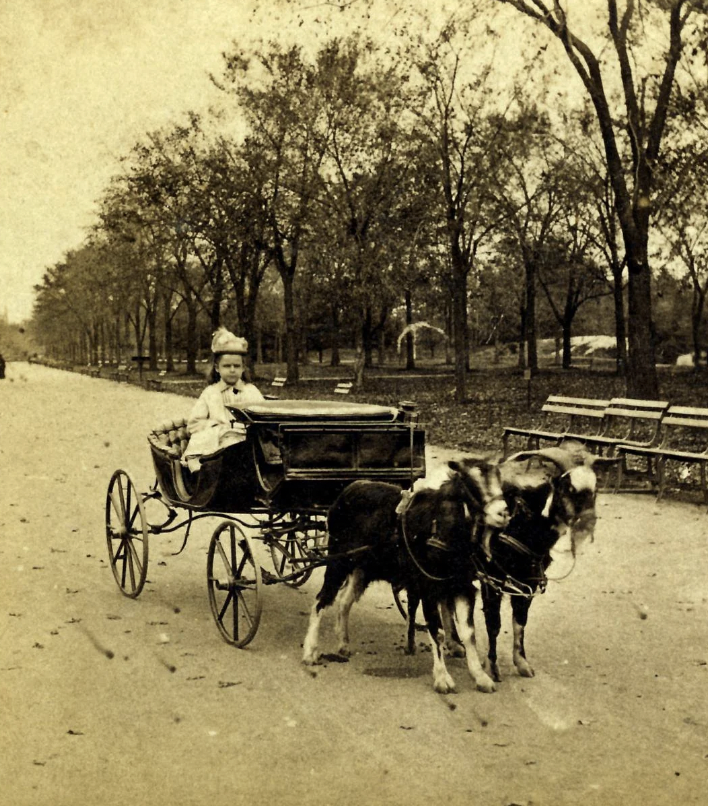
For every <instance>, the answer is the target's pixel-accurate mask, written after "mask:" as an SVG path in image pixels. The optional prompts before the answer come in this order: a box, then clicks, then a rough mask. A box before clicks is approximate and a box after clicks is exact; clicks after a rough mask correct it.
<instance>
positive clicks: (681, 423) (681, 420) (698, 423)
mask: <svg viewBox="0 0 708 806" xmlns="http://www.w3.org/2000/svg"><path fill="white" fill-rule="evenodd" d="M663 425H664V426H672V427H674V428H678V427H684V428H708V419H706V420H694V419H693V418H689V417H673V416H672V415H671V414H667V415H666V417H664V421H663Z"/></svg>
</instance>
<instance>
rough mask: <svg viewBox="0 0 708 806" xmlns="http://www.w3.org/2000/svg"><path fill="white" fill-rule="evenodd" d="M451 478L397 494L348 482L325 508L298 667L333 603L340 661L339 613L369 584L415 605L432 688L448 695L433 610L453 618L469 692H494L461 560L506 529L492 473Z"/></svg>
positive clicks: (472, 470)
mask: <svg viewBox="0 0 708 806" xmlns="http://www.w3.org/2000/svg"><path fill="white" fill-rule="evenodd" d="M448 466H449V468H450V470H451V471H452V472H451V473H450V477H449V479H447V480H446V481H445V482H444V483H443V484H442V485H441V486H440V487H439V489H429V488H428V489H418V490H416V491H414V492H413V493H412V494H404V495H403V496H402V494H401V490H400V489H399V488H398V487H396V486H395V485H392V484H386V483H383V482H375V481H355V482H353V483H352V484H350V485H349V486H348V487H347V488H346V489H345V490H344V491H343V492H342V493H341V494H340V496H339V497H338V498H337V500H336V501H335V502H334V504H333V505H332V507H331V509H330V511H329V514H328V519H327V524H328V530H329V544H328V556H329V557H331V559H330V560H329V561H328V563H327V565H326V570H325V577H324V582H323V585H322V588H321V590H320V592H319V593H318V594H317V600H316V602H315V604H314V605H313V607H312V611H311V615H310V621H309V625H308V629H307V634H306V636H305V641H304V644H303V662H304V663H305V664H308V665H310V664H315V663H317V662H318V660H319V651H318V638H319V627H320V622H321V619H322V613H323V610H324V609H325V608H327V607H329V606H330V605H331V604H332V603H333V602H334V601H335V599H338V612H337V622H336V632H337V636H338V639H339V647H338V651H339V653H340V654H342V655H349V654H350V650H349V612H350V610H351V607H352V605H353V604H354V602H356V601H357V600H358V599H359V598H360V597H361V595H362V593H363V592H364V590H365V589H366V588H367V586H368V585H369V584H370V583H371V582H374V581H376V580H384V581H387V582H390V583H391V584H392V586H394V588H398V589H401V588H406V590H407V591H408V595H409V597H412V598H413V599H415V600H416V604H417V602H418V601H422V603H423V611H424V614H425V619H426V622H427V626H428V632H429V635H430V642H431V645H432V650H433V687H434V689H435V690H436V691H438V692H441V693H448V692H451V691H454V690H455V683H454V681H453V679H452V677H451V676H450V675H449V673H448V671H447V669H446V667H445V660H444V655H443V643H444V638H443V632H442V629H441V627H442V624H441V616H440V612H439V606H444V607H445V608H447V610H448V611H449V612H452V613H453V614H454V617H455V621H456V625H457V630H458V634H459V636H460V639H461V641H462V644H463V645H464V647H465V650H466V656H467V667H468V669H469V672H470V674H471V675H472V678H473V679H474V681H475V684H476V686H477V688H478V689H479V690H481V691H485V692H489V691H494V689H495V686H494V682H493V681H492V680H491V678H490V677H489V675H487V673H486V672H485V671H484V669H483V668H482V665H481V663H480V660H479V657H478V655H477V651H476V648H475V643H474V624H473V620H472V609H473V608H472V604H471V602H472V601H473V597H474V588H473V586H472V570H471V557H472V553H473V550H474V546H475V542H476V541H479V540H481V539H483V535H484V532H485V530H487V529H500V528H502V527H503V526H504V525H505V524H506V523H507V522H508V521H509V511H508V508H507V505H506V502H505V500H504V497H503V494H502V487H501V476H500V473H499V466H498V465H497V464H495V463H492V462H490V461H488V460H486V459H464V460H462V461H460V462H455V461H452V462H449V463H448Z"/></svg>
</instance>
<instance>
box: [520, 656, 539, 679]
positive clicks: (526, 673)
mask: <svg viewBox="0 0 708 806" xmlns="http://www.w3.org/2000/svg"><path fill="white" fill-rule="evenodd" d="M516 668H517V670H518V672H519V674H520V675H521V677H534V675H535V672H534V670H533V666H531V664H530V663H529V662H528V661H527V660H526V659H525V658H522V659H520V660H518V661H517V663H516Z"/></svg>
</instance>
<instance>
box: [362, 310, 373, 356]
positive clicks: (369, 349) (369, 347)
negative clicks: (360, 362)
mask: <svg viewBox="0 0 708 806" xmlns="http://www.w3.org/2000/svg"><path fill="white" fill-rule="evenodd" d="M372 330H373V327H372V323H371V308H370V307H369V306H368V305H367V306H366V309H365V311H364V316H363V319H362V323H361V336H362V345H363V349H364V366H365V367H366V369H371V367H372V366H373V365H374V360H373V350H374V345H373V333H372Z"/></svg>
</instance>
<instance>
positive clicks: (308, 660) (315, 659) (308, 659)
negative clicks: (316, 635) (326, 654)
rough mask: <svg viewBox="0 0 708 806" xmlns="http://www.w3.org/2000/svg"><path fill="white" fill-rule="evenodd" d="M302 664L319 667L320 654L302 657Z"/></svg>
mask: <svg viewBox="0 0 708 806" xmlns="http://www.w3.org/2000/svg"><path fill="white" fill-rule="evenodd" d="M302 662H303V663H304V664H305V666H319V665H320V653H319V652H313V653H312V654H310V655H304V656H303V658H302Z"/></svg>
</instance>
